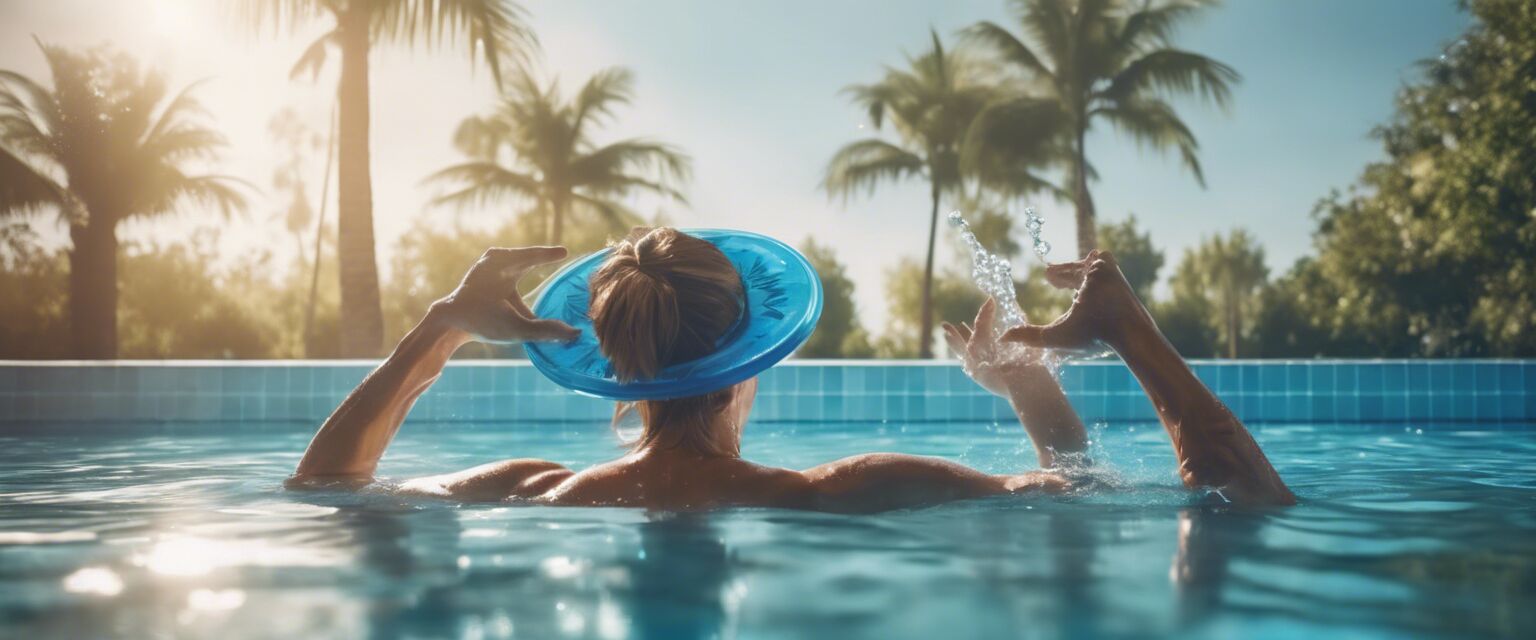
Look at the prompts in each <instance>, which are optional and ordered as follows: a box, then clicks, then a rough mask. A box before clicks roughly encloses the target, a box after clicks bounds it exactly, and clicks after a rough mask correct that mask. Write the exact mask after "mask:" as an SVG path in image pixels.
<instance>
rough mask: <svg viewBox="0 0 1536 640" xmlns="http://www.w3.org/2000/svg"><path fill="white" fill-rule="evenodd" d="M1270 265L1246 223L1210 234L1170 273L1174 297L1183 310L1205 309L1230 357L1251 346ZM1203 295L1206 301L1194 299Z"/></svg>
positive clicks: (1198, 298) (1170, 283) (1201, 298)
mask: <svg viewBox="0 0 1536 640" xmlns="http://www.w3.org/2000/svg"><path fill="white" fill-rule="evenodd" d="M1268 277H1269V268H1268V267H1266V266H1264V248H1263V247H1261V246H1259V244H1258V242H1257V241H1256V240H1254V238H1253V236H1250V235H1249V234H1248V232H1246V231H1243V230H1242V229H1237V230H1234V231H1232V232H1231V233H1230V234H1228V235H1226V236H1222V235H1216V236H1213V237H1211V238H1207V239H1206V240H1205V241H1204V242H1202V243H1201V244H1200V246H1198V247H1195V248H1193V249H1190V250H1188V251H1185V252H1184V259H1183V260H1182V261H1180V262H1179V266H1178V268H1177V269H1175V270H1174V274H1173V277H1172V278H1170V279H1169V281H1168V284H1169V287H1170V288H1171V289H1172V290H1173V303H1174V305H1175V308H1177V309H1179V310H1181V311H1191V310H1198V311H1205V312H1207V313H1208V315H1207V317H1208V318H1209V321H1210V323H1211V328H1212V329H1214V331H1215V333H1216V335H1217V336H1218V338H1219V339H1220V341H1221V343H1222V344H1223V345H1224V351H1225V353H1226V356H1227V357H1228V358H1236V357H1238V355H1239V353H1240V352H1242V351H1244V347H1245V346H1251V343H1252V340H1253V338H1254V335H1253V331H1254V327H1255V325H1256V323H1257V319H1258V316H1259V310H1260V306H1259V304H1260V296H1261V294H1262V292H1263V290H1264V285H1265V282H1266V279H1267V278H1268ZM1197 300H1204V301H1205V302H1204V304H1203V305H1197V304H1195V301H1197Z"/></svg>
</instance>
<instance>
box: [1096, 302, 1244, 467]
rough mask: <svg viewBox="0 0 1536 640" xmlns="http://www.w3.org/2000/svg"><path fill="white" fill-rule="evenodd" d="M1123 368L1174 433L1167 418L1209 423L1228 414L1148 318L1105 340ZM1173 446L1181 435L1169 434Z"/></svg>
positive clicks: (1175, 426) (1139, 319) (1174, 428)
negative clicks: (1132, 376)
mask: <svg viewBox="0 0 1536 640" xmlns="http://www.w3.org/2000/svg"><path fill="white" fill-rule="evenodd" d="M1109 346H1110V347H1111V348H1112V349H1114V350H1115V353H1116V354H1118V355H1119V356H1120V359H1121V360H1123V361H1124V362H1125V366H1126V368H1128V369H1130V370H1131V374H1132V375H1134V376H1136V380H1137V382H1139V383H1141V388H1142V389H1143V390H1144V391H1146V393H1147V398H1148V399H1149V400H1151V401H1152V405H1153V406H1154V407H1155V408H1156V409H1157V412H1158V415H1159V417H1161V418H1164V420H1163V421H1164V423H1165V425H1166V426H1168V427H1169V429H1170V430H1178V429H1179V428H1180V424H1167V423H1168V422H1169V421H1168V420H1167V418H1169V417H1174V416H1177V417H1179V418H1180V419H1178V420H1175V421H1174V422H1175V423H1185V422H1189V421H1190V420H1192V419H1198V420H1200V421H1201V422H1209V421H1210V420H1212V419H1215V418H1220V417H1227V416H1230V415H1231V412H1229V411H1228V410H1227V408H1226V405H1225V404H1223V403H1222V402H1221V399H1220V398H1218V397H1217V396H1216V394H1215V393H1212V392H1211V390H1210V389H1209V388H1207V387H1206V386H1205V383H1203V382H1201V381H1200V378H1199V377H1198V376H1196V375H1195V372H1194V371H1193V370H1191V369H1190V368H1189V364H1188V363H1186V362H1185V361H1184V358H1183V357H1182V356H1180V355H1179V352H1178V350H1177V349H1175V348H1174V347H1173V345H1172V344H1171V343H1169V342H1168V339H1167V338H1166V337H1164V336H1163V334H1162V332H1161V331H1160V330H1158V328H1157V325H1156V324H1155V323H1153V322H1152V320H1151V318H1150V317H1147V318H1144V319H1142V318H1138V319H1137V321H1136V322H1134V323H1131V324H1130V326H1129V327H1128V328H1127V330H1126V332H1125V334H1124V335H1123V336H1117V337H1116V338H1115V339H1113V340H1110V341H1109ZM1171 435H1172V436H1173V438H1174V440H1175V445H1177V444H1178V440H1179V439H1180V438H1181V436H1182V433H1172V434H1171Z"/></svg>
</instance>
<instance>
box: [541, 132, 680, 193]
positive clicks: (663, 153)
mask: <svg viewBox="0 0 1536 640" xmlns="http://www.w3.org/2000/svg"><path fill="white" fill-rule="evenodd" d="M631 172H639V173H644V174H649V175H654V176H656V177H657V178H658V180H657V181H648V180H646V179H644V178H640V177H637V176H633V175H630V174H631ZM569 175H570V176H571V186H573V187H590V188H592V189H595V190H597V191H599V192H603V193H616V192H615V191H613V189H614V188H615V187H620V186H626V185H627V186H637V187H641V188H644V189H647V190H651V191H655V192H657V193H662V194H666V195H669V196H671V197H674V198H678V199H683V198H682V194H681V193H680V192H678V191H677V190H676V189H673V188H670V187H662V186H660V185H661V183H663V182H687V181H688V180H689V179H690V178H692V176H693V161H692V160H691V159H690V158H689V157H688V155H687V154H685V153H683V152H682V151H680V150H678V149H677V148H676V147H673V146H671V145H668V144H662V143H659V142H651V141H649V140H639V139H631V140H621V141H619V142H615V143H612V144H608V145H605V146H603V147H602V148H599V149H597V150H595V151H592V152H591V153H588V154H585V155H582V156H581V157H579V158H577V159H576V160H575V161H574V162H572V163H571V166H570V170H569ZM648 185H655V187H654V188H653V187H652V186H648Z"/></svg>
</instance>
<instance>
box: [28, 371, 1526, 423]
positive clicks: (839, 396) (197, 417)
mask: <svg viewBox="0 0 1536 640" xmlns="http://www.w3.org/2000/svg"><path fill="white" fill-rule="evenodd" d="M1190 364H1191V369H1192V370H1193V371H1194V372H1195V374H1196V375H1197V376H1199V377H1200V379H1201V380H1203V381H1204V382H1205V384H1206V385H1207V386H1209V387H1210V388H1211V389H1212V390H1214V391H1216V392H1217V393H1218V394H1219V395H1221V396H1222V398H1223V399H1224V400H1225V401H1226V402H1227V404H1228V406H1229V407H1230V408H1231V409H1232V410H1233V412H1234V413H1236V414H1237V415H1238V416H1239V417H1241V418H1242V419H1243V420H1245V421H1249V422H1369V423H1383V422H1386V423H1392V422H1423V421H1455V422H1536V360H1297V361H1287V360H1281V361H1232V360H1201V361H1192V362H1191V363H1190ZM371 368H372V364H370V363H366V362H352V361H343V362H302V361H257V362H221V361H209V362H178V361H165V362H158V361H155V362H132V361H125V362H113V363H86V362H64V363H58V362H16V361H0V428H3V427H4V426H5V425H7V424H31V423H39V422H44V423H46V422H87V421H89V422H242V421H266V422H309V423H314V422H318V421H320V420H323V419H324V418H325V417H326V415H328V414H329V413H330V411H331V410H332V409H333V408H335V406H336V405H337V404H338V403H339V402H340V401H341V399H342V398H343V397H345V396H346V394H347V392H348V391H350V390H351V389H352V387H353V386H354V385H356V384H357V382H358V381H359V380H361V379H362V378H363V376H364V375H366V374H367V372H368V371H369V370H370V369H371ZM1061 382H1062V387H1063V389H1065V390H1066V392H1067V394H1068V396H1069V398H1070V399H1071V401H1072V405H1073V406H1074V407H1076V408H1077V409H1078V411H1079V413H1080V414H1082V416H1083V419H1084V420H1085V421H1087V422H1090V423H1091V422H1100V421H1148V420H1155V419H1156V414H1155V412H1154V411H1153V409H1152V405H1151V404H1150V403H1149V402H1148V401H1147V399H1146V397H1145V396H1144V395H1143V394H1142V392H1141V389H1140V387H1139V386H1138V384H1137V382H1136V380H1135V378H1134V377H1133V376H1131V374H1130V372H1129V371H1128V370H1127V369H1126V368H1125V367H1124V365H1123V364H1121V363H1120V362H1119V361H1117V360H1103V361H1093V362H1082V363H1073V364H1069V365H1067V366H1066V367H1065V368H1064V369H1063V371H1062V375H1061ZM611 407H612V405H611V404H610V403H608V402H605V401H602V400H598V399H594V398H586V397H582V396H577V395H575V394H572V393H570V392H568V391H566V390H564V389H561V388H559V387H556V386H554V385H553V384H552V383H550V382H549V381H548V380H546V379H545V378H544V377H543V376H541V375H540V374H539V373H538V372H537V371H535V370H533V368H532V367H530V366H529V365H528V363H527V362H526V361H521V360H506V361H462V362H455V363H453V364H451V365H450V366H449V367H448V369H447V370H446V371H445V372H444V374H443V376H442V378H441V379H440V380H439V381H438V382H437V384H436V385H434V386H433V388H432V389H431V390H430V391H428V392H427V394H426V395H424V396H422V398H421V400H420V401H419V402H418V403H417V405H416V408H415V410H414V412H413V416H415V417H417V418H418V419H426V420H433V421H450V422H452V421H463V422H476V421H478V422H591V421H605V420H607V419H608V417H609V415H610V414H611V411H612V408H611ZM1012 415H1013V414H1012V410H1011V409H1010V407H1009V406H1008V404H1007V402H1005V401H1003V400H1000V399H998V398H994V397H992V396H991V395H989V394H987V393H986V392H985V391H983V390H982V389H980V388H979V387H977V386H976V385H975V384H973V383H972V382H971V381H970V380H969V379H967V378H966V377H965V375H964V373H963V372H961V371H960V368H959V366H958V365H957V364H956V363H955V362H953V361H921V362H918V361H835V360H816V361H813V360H802V361H790V362H786V363H784V364H782V365H780V366H778V367H775V368H774V369H772V370H770V371H768V372H765V373H764V374H763V375H762V377H761V378H760V385H759V396H758V400H757V406H756V409H755V410H754V413H753V417H754V419H755V420H759V421H764V422H787V421H794V422H860V421H876V422H924V421H989V422H990V421H1003V420H1011V419H1012Z"/></svg>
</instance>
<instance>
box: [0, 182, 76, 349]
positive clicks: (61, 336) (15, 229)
mask: <svg viewBox="0 0 1536 640" xmlns="http://www.w3.org/2000/svg"><path fill="white" fill-rule="evenodd" d="M18 166H21V167H23V168H25V167H26V165H25V164H20V165H18ZM10 184H14V183H6V182H0V185H6V186H9V185H10ZM3 188H5V187H4V186H0V189H3ZM61 253H62V252H57V251H48V250H45V249H43V248H42V247H41V246H39V242H38V235H37V231H36V230H34V229H32V227H31V225H28V224H26V223H20V222H11V223H6V224H0V291H4V292H5V295H0V318H4V319H5V322H0V359H26V360H40V359H55V358H67V357H69V354H70V350H69V349H70V345H69V332H68V329H69V322H68V318H67V317H66V316H65V312H66V310H67V308H68V302H69V301H68V300H67V299H66V297H65V295H64V292H65V282H66V281H67V278H68V277H69V274H68V269H67V266H66V263H65V259H64V256H63V255H61Z"/></svg>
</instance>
